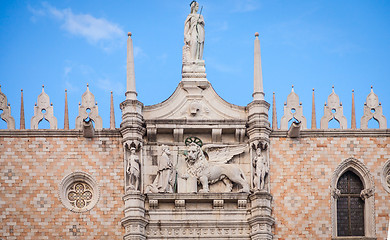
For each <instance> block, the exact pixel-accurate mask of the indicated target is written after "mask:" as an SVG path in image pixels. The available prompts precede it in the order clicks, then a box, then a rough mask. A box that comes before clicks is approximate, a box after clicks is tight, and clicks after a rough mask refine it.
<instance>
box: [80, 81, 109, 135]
mask: <svg viewBox="0 0 390 240" xmlns="http://www.w3.org/2000/svg"><path fill="white" fill-rule="evenodd" d="M88 118H90V119H91V120H92V121H93V122H94V123H95V129H96V130H102V129H103V122H102V118H101V117H100V116H99V111H98V106H97V102H95V96H94V95H93V94H92V93H91V92H90V91H89V85H88V84H87V90H86V91H85V92H84V93H83V95H82V96H81V104H80V105H79V115H78V116H77V117H76V129H82V127H83V121H84V120H86V119H88Z"/></svg>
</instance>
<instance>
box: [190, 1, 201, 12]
mask: <svg viewBox="0 0 390 240" xmlns="http://www.w3.org/2000/svg"><path fill="white" fill-rule="evenodd" d="M190 7H191V13H196V12H197V11H198V9H199V4H198V3H197V2H196V1H192V2H191V3H190Z"/></svg>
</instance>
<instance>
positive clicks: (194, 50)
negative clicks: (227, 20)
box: [184, 1, 205, 61]
mask: <svg viewBox="0 0 390 240" xmlns="http://www.w3.org/2000/svg"><path fill="white" fill-rule="evenodd" d="M190 6H191V13H190V14H188V16H187V19H186V21H185V23H184V44H185V46H184V48H185V51H186V55H189V56H186V58H187V60H190V61H191V60H192V61H196V60H202V58H203V47H204V39H205V31H204V25H205V23H204V19H203V16H202V15H201V13H202V10H201V11H200V14H198V13H197V12H198V10H199V4H198V3H197V2H196V1H192V2H191V4H190ZM188 51H189V52H188Z"/></svg>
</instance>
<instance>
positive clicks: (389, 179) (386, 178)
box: [381, 160, 390, 193]
mask: <svg viewBox="0 0 390 240" xmlns="http://www.w3.org/2000/svg"><path fill="white" fill-rule="evenodd" d="M381 182H382V186H383V188H384V189H385V190H386V192H388V193H390V160H387V161H386V162H385V164H384V165H383V167H382V171H381Z"/></svg>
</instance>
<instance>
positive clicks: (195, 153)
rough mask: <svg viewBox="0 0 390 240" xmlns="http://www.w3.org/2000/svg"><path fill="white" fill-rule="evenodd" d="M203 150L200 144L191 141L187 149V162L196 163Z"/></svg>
mask: <svg viewBox="0 0 390 240" xmlns="http://www.w3.org/2000/svg"><path fill="white" fill-rule="evenodd" d="M201 152H202V149H201V148H200V146H199V145H198V144H196V143H194V142H192V143H190V144H189V145H188V151H187V158H186V160H187V162H188V163H189V164H194V163H195V162H196V161H197V160H198V159H199V157H200V154H201Z"/></svg>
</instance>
